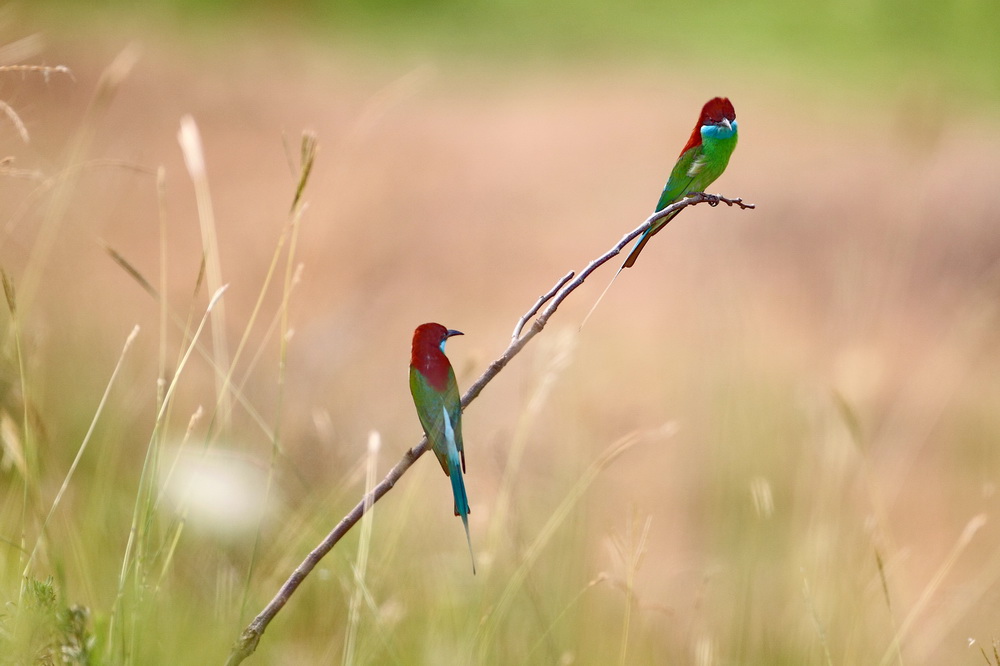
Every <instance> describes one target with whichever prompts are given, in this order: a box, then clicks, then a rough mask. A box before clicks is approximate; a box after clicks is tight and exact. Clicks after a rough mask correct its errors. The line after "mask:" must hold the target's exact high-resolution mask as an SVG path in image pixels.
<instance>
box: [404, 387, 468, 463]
mask: <svg viewBox="0 0 1000 666" xmlns="http://www.w3.org/2000/svg"><path fill="white" fill-rule="evenodd" d="M410 392H411V393H412V394H413V401H414V403H415V404H416V406H417V416H418V417H419V418H420V425H422V426H423V428H424V433H425V434H426V435H427V439H428V440H429V442H430V445H431V448H433V449H434V455H435V456H437V459H438V462H439V463H441V469H443V470H444V472H445V474H449V471H448V442H447V439H446V434H445V433H446V431H447V430H451V431H452V432H453V433H454V437H455V446H456V448H457V449H458V452H459V453H460V454H461V457H462V471H465V449H464V448H463V445H462V421H461V418H462V403H461V398H460V397H459V395H458V383H457V382H456V381H455V373H454V371H453V370H451V369H450V368H449V369H448V382H447V384H446V385H445V390H444V391H438V390H436V389H435V388H434V387H433V386H431V385H430V383H429V382H428V381H427V378H426V377H424V376H423V375H422V374H421V373H420V371H419V370H417V369H416V368H413V367H411V368H410ZM446 413H447V415H448V417H449V421H450V423H449V424H448V425H449V426H450V428H446V424H445V420H444V419H445V414H446Z"/></svg>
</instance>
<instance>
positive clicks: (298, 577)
mask: <svg viewBox="0 0 1000 666" xmlns="http://www.w3.org/2000/svg"><path fill="white" fill-rule="evenodd" d="M699 203H708V204H709V205H710V206H718V205H719V204H720V203H724V204H726V205H727V206H739V207H740V208H743V209H746V208H755V206H754V204H748V203H743V200H742V199H728V198H726V197H723V196H720V195H717V194H705V193H703V192H698V193H695V194H692V195H691V196H689V197H687V198H686V199H682V200H681V201H678V202H676V203H673V204H671V205H669V206H667V207H666V208H664V209H663V210H661V211H658V212H656V213H654V214H653V215H651V216H650V217H649V219H647V220H646V221H645V222H643V223H642V224H641V225H639V226H638V227H637V228H635V229H634V230H633V231H631V232H629V233H627V234H625V236H623V237H622V239H621V240H620V241H618V244H617V245H615V246H614V247H613V248H611V249H610V250H608V251H607V252H605V253H604V254H603V255H601V256H600V257H598V258H597V259H595V260H593V261H591V262H590V263H589V264H587V267H586V268H584V269H583V270H582V271H581V272H580V273H579V274H578V275H577V276H576V278H575V279H573V275H574V273H573V272H572V271H571V272H569V273H567V274H566V275H564V276H563V277H561V278H559V280H558V281H557V282H556V284H555V285H554V286H553V287H552V288H551V289H549V291H547V292H546V293H545V294H544V295H543V296H541V297H540V298H539V299H538V300H537V301H536V302H535V304H534V305H532V306H531V308H529V309H528V311H527V312H525V313H524V315H522V316H521V318H520V319H519V320H518V322H517V325H516V326H515V328H514V334H513V336H512V337H511V341H510V344H509V345H507V349H505V350H504V352H503V353H502V354H501V355H500V356H499V357H497V359H496V360H495V361H493V362H492V363H491V364H490V365H489V367H488V368H486V371H485V372H483V374H482V375H481V376H480V377H479V379H477V380H476V381H475V382H474V383H473V384H472V386H470V387H469V390H468V391H466V392H465V395H464V396H462V409H465V408H466V407H468V406H469V404H470V403H471V402H472V401H473V400H475V399H476V398H477V397H479V394H480V393H482V391H483V389H484V388H486V385H487V384H489V383H490V382H491V381H492V380H493V378H494V377H496V376H497V375H498V374H499V373H500V371H501V370H503V369H504V367H505V366H506V365H507V364H508V363H509V362H510V361H511V359H513V358H514V357H515V356H517V354H518V352H520V351H521V350H522V349H524V346H525V345H527V344H528V342H529V341H530V340H531V339H532V338H533V337H535V336H536V335H538V334H539V333H541V331H542V329H543V328H545V324H546V323H548V321H549V318H550V317H551V316H552V315H553V314H555V311H556V310H557V309H559V306H560V305H561V304H562V302H563V301H564V300H566V297H567V296H569V295H570V294H571V293H572V292H573V291H574V290H575V289H576V288H577V287H579V286H580V285H582V284H583V282H584V280H586V279H587V277H588V276H589V275H590V274H591V273H593V272H594V271H595V270H597V269H598V268H599V267H600V266H601V265H603V264H605V263H607V262H608V260H610V259H611V258H612V257H614V256H615V255H617V254H618V253H619V252H621V250H622V248H624V247H625V246H626V245H627V244H628V243H629V241H631V240H632V239H633V238H635V237H636V236H638V235H639V234H641V233H643V232H644V231H645V230H646V229H648V228H649V225H651V224H652V223H653V222H655V221H656V220H658V219H660V218H661V217H666V216H667V215H670V214H671V213H673V212H674V211H677V210H680V209H681V208H684V207H686V206H693V205H695V204H699ZM546 303H548V304H549V305H548V307H546V308H545V309H544V310H541V308H542V306H543V305H545V304H546ZM539 311H541V314H538V313H539ZM536 314H537V315H538V316H537V317H536V318H535V321H534V323H532V325H531V327H530V328H528V331H527V332H526V333H524V334H523V335H522V331H523V329H524V326H525V325H526V324H527V322H528V321H529V320H531V318H532V317H535V315H536ZM426 451H427V438H426V437H424V438H423V439H421V440H420V442H419V443H418V444H417V445H416V446H414V447H413V448H412V449H409V450H407V451H406V452H405V453H404V454H403V457H402V458H401V459H400V460H399V462H397V463H396V465H395V467H393V468H392V469H391V470H389V473H388V474H387V475H386V476H385V478H384V479H382V481H381V482H380V483H379V484H378V485H377V486H375V487H374V488H372V490H371V491H370V492H368V493H367V494H365V496H364V497H362V498H361V501H360V502H358V503H357V505H356V506H355V507H354V508H353V509H351V511H350V512H349V513H348V514H347V515H346V516H344V517H343V518H341V520H340V522H339V523H337V526H336V527H334V528H333V531H331V532H330V533H329V534H328V535H327V536H326V538H324V539H323V541H322V542H320V544H319V545H318V546H316V547H315V548H313V550H312V552H310V553H309V555H307V556H306V558H305V560H303V561H302V563H301V564H300V565H299V566H297V567H296V568H295V571H293V572H292V575H291V576H289V577H288V580H286V581H285V583H284V584H283V585H282V586H281V589H279V590H278V593H277V594H275V595H274V598H273V599H271V601H270V602H269V603H268V604H267V606H265V607H264V609H263V610H262V611H261V612H260V613H259V614H258V615H257V617H255V618H254V619H253V621H252V622H250V624H249V625H247V627H246V629H244V630H243V633H241V634H240V637H239V638H238V639H237V640H236V642H235V643H234V644H233V647H232V648H231V650H230V652H229V658H228V659H227V660H226V666H236V665H237V664H240V663H242V662H243V660H244V659H246V658H247V657H249V656H250V655H251V654H253V652H254V651H255V650H256V649H257V644H258V643H259V642H260V638H261V636H263V635H264V631H265V630H266V629H267V626H268V624H270V623H271V620H273V619H274V616H275V615H277V614H278V611H280V610H281V609H282V608H283V607H284V605H285V604H286V603H288V600H289V599H290V598H291V596H292V594H294V593H295V590H296V589H297V588H298V587H299V585H300V584H301V583H302V581H303V580H305V578H306V576H308V575H309V573H310V572H311V571H312V570H313V569H314V568H315V567H316V565H317V564H319V562H320V560H322V559H323V557H325V556H326V554H327V553H329V552H330V551H331V550H332V549H333V547H334V546H336V545H337V542H338V541H340V540H341V538H343V536H344V535H345V534H347V532H348V531H349V530H350V529H351V528H352V527H354V525H355V524H357V522H358V521H359V520H361V517H362V516H363V515H364V514H365V512H366V511H368V510H369V509H371V507H372V506H373V505H374V504H375V502H377V501H379V500H380V499H382V497H383V496H384V495H385V494H386V493H388V492H389V491H390V490H392V488H393V486H395V485H396V482H397V481H399V479H400V478H402V476H403V474H405V473H406V471H407V470H408V469H410V466H411V465H413V463H414V462H416V460H417V458H419V457H420V456H422V455H423V454H424V453H425V452H426Z"/></svg>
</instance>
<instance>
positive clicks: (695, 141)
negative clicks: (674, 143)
mask: <svg viewBox="0 0 1000 666" xmlns="http://www.w3.org/2000/svg"><path fill="white" fill-rule="evenodd" d="M723 118H725V119H726V120H728V121H729V122H733V121H734V120H736V109H734V108H733V103H732V102H730V101H729V98H728V97H713V98H712V99H710V100H708V101H707V102H705V106H703V107H701V115H700V116H698V122H697V123H695V126H694V131H692V132H691V138H689V139H688V142H687V144H686V145H685V146H684V149H683V150H681V155H683V154H684V153H686V152H687V151H688V150H690V149H691V148H694V147H695V146H700V145H701V127H702V125H711V124H713V123H715V124H717V123H721V122H722V119H723Z"/></svg>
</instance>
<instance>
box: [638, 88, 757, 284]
mask: <svg viewBox="0 0 1000 666" xmlns="http://www.w3.org/2000/svg"><path fill="white" fill-rule="evenodd" d="M737 129H738V128H737V123H736V109H734V108H733V104H732V102H730V101H729V98H727V97H713V98H712V99H710V100H708V101H707V102H705V106H703V107H702V108H701V115H699V116H698V122H697V124H695V126H694V130H693V131H692V132H691V137H690V138H689V139H688V142H687V143H686V144H685V145H684V148H683V150H681V154H680V156H679V157H678V158H677V162H675V163H674V168H673V169H671V171H670V177H669V178H668V179H667V184H666V185H664V187H663V193H662V194H660V200H659V201H658V202H656V210H655V211H654V213H656V212H659V211H661V210H663V209H664V208H666V207H667V206H669V205H670V204H672V203H676V202H678V201H680V200H681V199H683V198H684V197H686V196H688V195H689V194H694V193H695V192H704V191H705V188H706V187H708V186H709V185H711V184H712V183H714V182H715V180H716V179H717V178H718V177H719V176H721V175H722V172H723V171H725V170H726V167H727V166H728V165H729V158H730V156H732V154H733V150H734V149H735V148H736V141H737V140H738V138H739V136H738V133H737ZM679 212H680V211H677V213H679ZM677 213H674V214H673V215H667V216H666V217H663V218H660V219H659V220H657V221H656V222H654V223H653V224H651V225H650V226H649V229H647V230H646V231H645V233H643V234H642V236H640V238H639V240H638V242H637V243H636V244H635V246H634V247H633V248H632V251H631V252H629V253H628V256H627V257H626V258H625V262H624V263H623V264H622V268H631V267H632V266H633V265H634V264H635V260H636V259H638V258H639V253H640V252H642V248H644V247H646V243H648V242H649V239H650V238H652V237H653V236H655V235H656V234H657V232H659V231H660V229H662V228H663V227H665V226H667V223H668V222H670V220H672V219H674V217H676V216H677ZM619 270H621V269H619Z"/></svg>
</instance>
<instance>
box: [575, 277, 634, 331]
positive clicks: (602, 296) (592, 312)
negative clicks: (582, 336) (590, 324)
mask: <svg viewBox="0 0 1000 666" xmlns="http://www.w3.org/2000/svg"><path fill="white" fill-rule="evenodd" d="M624 269H625V265H624V264H622V266H621V268H619V269H618V272H617V273H615V276H614V277H613V278H611V282H609V283H608V286H607V287H605V288H604V291H602V292H601V295H600V296H598V297H597V301H596V302H595V303H594V305H593V307H591V308H590V312H588V313H587V316H586V317H584V318H583V321H582V322H580V328H579V329H577V330H578V331H582V330H583V327H584V326H585V325H586V324H587V320H588V319H590V315H592V314H594V310H596V309H597V306H598V305H600V304H601V301H602V300H604V295H605V294H607V293H608V290H609V289H611V285H613V284H614V283H615V280H617V279H618V276H619V275H621V272H622V271H623V270H624Z"/></svg>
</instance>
